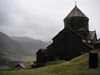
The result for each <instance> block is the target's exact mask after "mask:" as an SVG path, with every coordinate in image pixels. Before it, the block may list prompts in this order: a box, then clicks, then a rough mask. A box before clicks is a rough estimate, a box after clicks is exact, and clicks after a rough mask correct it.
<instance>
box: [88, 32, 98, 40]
mask: <svg viewBox="0 0 100 75" xmlns="http://www.w3.org/2000/svg"><path fill="white" fill-rule="evenodd" d="M95 35H96V31H89V34H88V36H87V39H90V40H93V39H94V37H95Z"/></svg>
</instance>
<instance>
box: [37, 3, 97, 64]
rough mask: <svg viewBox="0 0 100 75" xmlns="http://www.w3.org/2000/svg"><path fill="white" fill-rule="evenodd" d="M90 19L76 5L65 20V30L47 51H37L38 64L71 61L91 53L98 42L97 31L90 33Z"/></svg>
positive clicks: (54, 39)
mask: <svg viewBox="0 0 100 75" xmlns="http://www.w3.org/2000/svg"><path fill="white" fill-rule="evenodd" d="M88 21H89V18H88V17H87V16H86V15H85V14H84V13H83V12H82V11H81V10H80V9H79V8H78V7H77V6H76V5H75V7H74V8H73V9H72V11H71V12H70V13H69V14H68V15H67V17H65V19H64V29H62V31H60V32H59V33H58V34H57V35H56V36H55V37H54V38H53V39H52V40H53V43H52V44H51V45H49V46H48V47H47V49H40V50H38V51H37V64H43V63H45V62H47V61H54V60H71V59H73V58H74V57H77V56H79V55H82V54H84V53H86V52H89V51H90V50H91V49H92V48H94V43H95V42H96V41H97V35H96V31H89V24H88Z"/></svg>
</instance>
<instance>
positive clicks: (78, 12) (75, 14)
mask: <svg viewBox="0 0 100 75" xmlns="http://www.w3.org/2000/svg"><path fill="white" fill-rule="evenodd" d="M67 17H87V16H86V15H85V14H84V13H83V12H82V11H81V10H80V9H79V8H78V7H77V6H76V5H75V7H74V8H73V9H72V11H71V12H70V13H69V14H68V16H67Z"/></svg>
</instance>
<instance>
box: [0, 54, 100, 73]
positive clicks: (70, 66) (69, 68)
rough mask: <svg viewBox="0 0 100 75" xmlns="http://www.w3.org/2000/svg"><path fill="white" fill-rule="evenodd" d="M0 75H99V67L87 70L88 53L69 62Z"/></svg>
mask: <svg viewBox="0 0 100 75" xmlns="http://www.w3.org/2000/svg"><path fill="white" fill-rule="evenodd" d="M57 62H58V61H57ZM60 62H61V61H60ZM49 64H51V62H49ZM99 64H100V53H99ZM0 75H100V66H99V67H98V68H97V69H89V68H88V53H86V54H84V55H82V56H79V57H77V58H75V59H73V60H71V61H68V62H62V63H61V64H56V65H54V64H53V65H48V66H45V67H41V68H37V69H28V70H13V71H0Z"/></svg>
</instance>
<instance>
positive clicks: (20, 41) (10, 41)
mask: <svg viewBox="0 0 100 75" xmlns="http://www.w3.org/2000/svg"><path fill="white" fill-rule="evenodd" d="M46 45H47V44H46V43H45V42H43V41H41V40H35V39H31V38H28V37H9V36H8V35H6V34H5V33H2V32H0V58H1V59H0V63H1V62H2V63H5V62H7V61H9V60H11V61H15V60H17V61H18V60H19V61H22V60H23V59H25V58H26V59H29V58H30V59H32V57H33V58H34V54H35V52H36V51H37V50H38V49H40V48H45V47H46ZM26 59H25V60H26ZM7 63H8V62H7ZM0 65H1V64H0Z"/></svg>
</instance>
